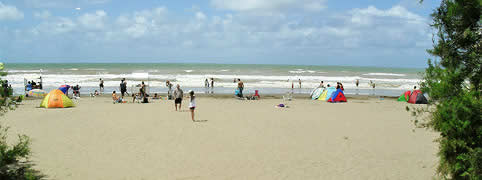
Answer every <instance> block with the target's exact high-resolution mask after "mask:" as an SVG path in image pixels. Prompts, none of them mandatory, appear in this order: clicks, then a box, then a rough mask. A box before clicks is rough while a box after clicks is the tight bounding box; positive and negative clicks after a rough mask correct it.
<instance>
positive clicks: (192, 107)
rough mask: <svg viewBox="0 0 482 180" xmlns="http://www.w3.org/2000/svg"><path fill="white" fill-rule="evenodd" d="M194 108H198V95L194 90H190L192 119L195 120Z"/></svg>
mask: <svg viewBox="0 0 482 180" xmlns="http://www.w3.org/2000/svg"><path fill="white" fill-rule="evenodd" d="M194 109H196V96H194V91H192V90H190V91H189V110H190V111H191V119H192V121H193V122H194Z"/></svg>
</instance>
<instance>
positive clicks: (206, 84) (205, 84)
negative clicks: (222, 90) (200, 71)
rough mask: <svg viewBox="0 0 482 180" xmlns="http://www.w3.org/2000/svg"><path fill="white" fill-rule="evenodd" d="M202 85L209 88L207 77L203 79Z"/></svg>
mask: <svg viewBox="0 0 482 180" xmlns="http://www.w3.org/2000/svg"><path fill="white" fill-rule="evenodd" d="M204 87H205V88H209V81H208V79H207V78H206V80H204Z"/></svg>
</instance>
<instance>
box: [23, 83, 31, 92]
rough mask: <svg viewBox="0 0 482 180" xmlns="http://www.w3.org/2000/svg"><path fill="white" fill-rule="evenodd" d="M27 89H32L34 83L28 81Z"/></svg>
mask: <svg viewBox="0 0 482 180" xmlns="http://www.w3.org/2000/svg"><path fill="white" fill-rule="evenodd" d="M25 90H26V91H30V90H32V83H30V81H29V82H28V83H27V85H26V86H25Z"/></svg>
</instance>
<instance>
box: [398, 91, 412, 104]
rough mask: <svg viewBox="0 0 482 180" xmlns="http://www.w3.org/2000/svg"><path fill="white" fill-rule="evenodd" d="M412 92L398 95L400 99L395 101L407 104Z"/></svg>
mask: <svg viewBox="0 0 482 180" xmlns="http://www.w3.org/2000/svg"><path fill="white" fill-rule="evenodd" d="M411 93H412V92H411V91H405V92H404V93H403V94H402V95H400V97H399V98H398V100H397V101H405V102H408V99H410V94H411Z"/></svg>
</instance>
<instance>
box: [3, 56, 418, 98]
mask: <svg viewBox="0 0 482 180" xmlns="http://www.w3.org/2000/svg"><path fill="white" fill-rule="evenodd" d="M5 68H6V71H7V72H8V75H7V76H6V77H3V78H4V79H7V80H8V81H9V82H10V83H11V84H12V87H13V88H14V92H15V93H16V94H23V93H25V90H24V85H25V82H26V81H32V80H33V81H36V82H38V81H39V79H38V78H39V77H42V81H43V87H44V89H45V90H47V91H49V90H51V89H55V88H57V87H59V86H60V85H64V84H68V85H71V86H74V85H77V84H78V85H79V86H81V94H86V93H87V94H88V93H92V92H94V90H96V89H97V90H98V89H99V79H100V78H102V79H103V80H104V86H105V90H104V92H105V93H112V91H114V90H115V91H119V84H120V80H121V79H122V78H125V79H126V80H127V83H128V91H130V92H136V91H137V90H138V88H137V87H136V85H138V84H140V83H141V82H142V81H144V82H145V83H146V84H148V85H149V89H148V91H149V92H150V93H155V92H158V93H165V92H167V88H166V86H165V82H166V81H167V80H169V81H170V82H171V83H173V84H174V85H176V84H179V85H180V86H181V87H182V88H183V89H184V90H190V89H192V90H195V91H196V92H198V93H218V94H232V93H234V89H235V88H236V86H237V83H235V82H234V80H235V79H241V80H242V81H243V82H244V84H245V94H246V93H253V92H254V90H259V91H260V93H262V94H284V93H286V92H289V91H291V88H292V85H293V86H294V92H295V93H302V94H309V93H310V92H311V91H312V89H313V88H315V87H317V86H318V85H319V84H320V81H324V85H325V86H326V85H327V84H330V85H332V86H336V82H341V83H343V85H344V88H345V93H347V94H362V95H371V94H376V95H381V96H397V95H399V94H401V93H402V92H404V91H405V90H408V89H412V88H413V86H418V84H419V83H420V73H421V72H423V69H415V68H414V69H410V68H380V67H349V66H306V65H252V64H164V63H75V64H8V63H7V64H6V65H5ZM207 78H214V88H213V89H211V88H209V89H206V88H205V87H204V81H205V79H207ZM357 79H358V80H359V87H356V86H355V82H356V80H357ZM299 80H301V88H299ZM370 81H372V82H374V83H375V84H376V88H375V90H374V89H373V88H372V87H371V86H370V84H369V83H370Z"/></svg>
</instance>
